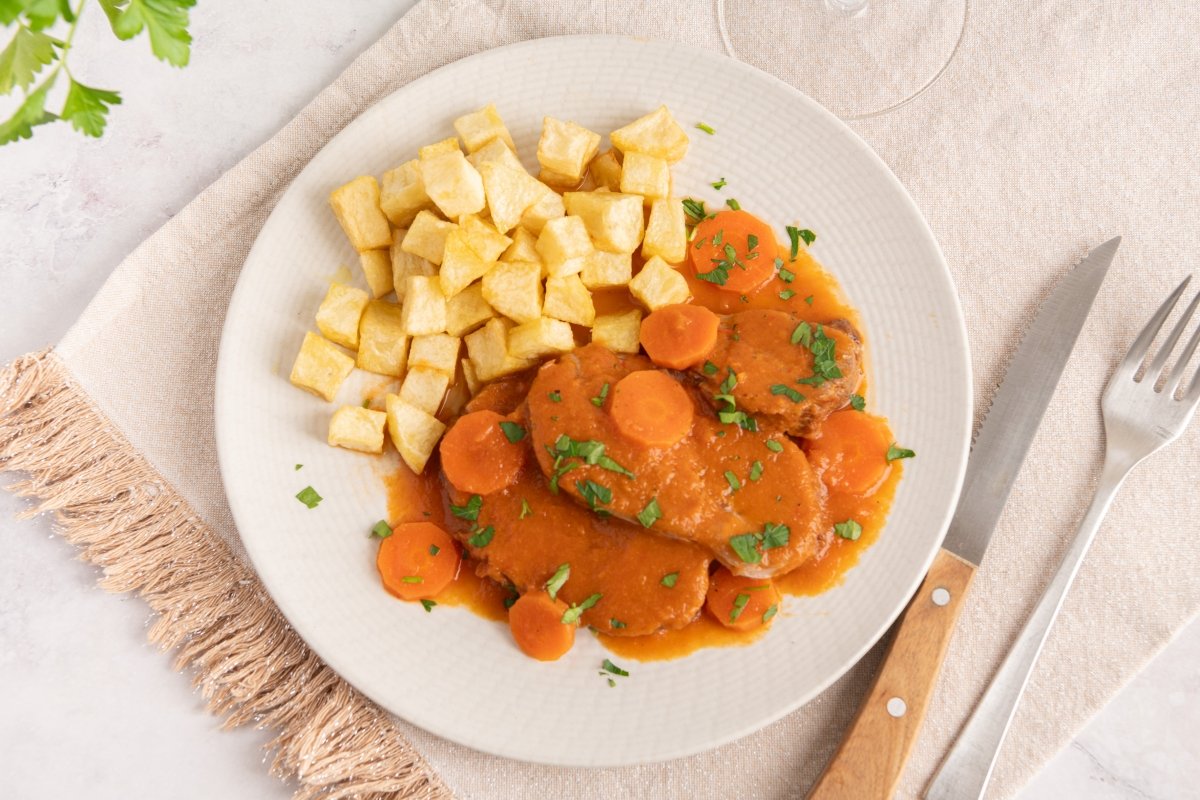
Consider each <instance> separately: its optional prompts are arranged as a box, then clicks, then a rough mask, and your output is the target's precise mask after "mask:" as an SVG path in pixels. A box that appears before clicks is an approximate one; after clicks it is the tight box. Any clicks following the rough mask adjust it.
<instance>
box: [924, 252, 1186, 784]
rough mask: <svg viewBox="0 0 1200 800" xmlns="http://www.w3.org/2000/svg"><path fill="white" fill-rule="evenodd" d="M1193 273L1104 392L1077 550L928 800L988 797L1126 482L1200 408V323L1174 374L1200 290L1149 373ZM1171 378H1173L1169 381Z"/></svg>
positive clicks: (1022, 635) (1067, 558)
mask: <svg viewBox="0 0 1200 800" xmlns="http://www.w3.org/2000/svg"><path fill="white" fill-rule="evenodd" d="M1189 281H1191V276H1190V275H1189V276H1188V277H1187V278H1186V279H1184V281H1183V283H1181V284H1179V287H1178V288H1176V289H1175V291H1174V292H1172V293H1171V296H1170V297H1168V298H1167V300H1166V302H1165V303H1163V304H1162V306H1160V307H1159V309H1158V311H1156V312H1154V316H1153V317H1151V318H1150V321H1149V322H1148V323H1146V327H1145V328H1143V329H1142V332H1141V333H1140V334H1138V337H1137V338H1136V339H1135V340H1134V342H1133V345H1132V346H1131V347H1130V348H1129V352H1128V353H1127V354H1126V356H1125V358H1124V360H1123V361H1122V362H1121V364H1120V366H1118V367H1117V370H1116V372H1114V373H1113V376H1112V378H1110V379H1109V381H1108V386H1106V387H1105V389H1104V395H1103V397H1102V399H1101V402H1100V407H1101V409H1102V410H1103V412H1104V434H1105V442H1106V447H1105V454H1104V469H1103V470H1102V471H1101V473H1100V480H1099V483H1098V484H1097V486H1096V493H1095V496H1094V497H1093V498H1092V504H1091V506H1090V507H1089V508H1088V510H1087V513H1086V514H1085V515H1084V517H1083V521H1082V522H1080V523H1079V531H1078V532H1077V533H1076V534H1075V539H1074V541H1072V542H1071V547H1070V549H1069V550H1068V551H1067V554H1066V556H1064V557H1063V561H1062V564H1061V565H1059V568H1058V571H1057V572H1056V573H1055V574H1054V579H1053V580H1052V581H1051V582H1050V585H1049V586H1047V587H1046V591H1045V592H1044V593H1043V594H1042V598H1041V600H1039V601H1038V604H1037V607H1036V608H1035V609H1034V610H1033V614H1032V615H1030V617H1029V620H1028V621H1027V622H1026V623H1025V627H1024V628H1022V629H1021V633H1020V635H1019V636H1017V640H1016V642H1015V643H1014V644H1013V647H1012V650H1011V651H1010V652H1009V654H1008V656H1007V657H1006V658H1005V659H1004V663H1003V664H1001V665H1000V669H999V670H998V671H997V672H996V675H995V676H994V677H993V678H992V682H991V683H990V684H989V685H988V688H987V691H985V692H984V693H983V697H982V698H981V699H980V701H979V704H978V705H977V706H976V707H975V711H974V712H973V713H972V714H971V718H970V719H969V720H967V724H966V725H965V726H964V727H963V729H962V731H961V733H959V736H958V740H957V741H956V742H955V744H954V747H952V748H951V749H950V752H949V753H948V754H947V755H946V759H945V760H944V761H943V762H942V765H941V767H940V768H939V769H938V772H937V774H936V775H934V777H933V780H932V782H930V784H929V787H928V788H927V789H926V790H925V798H926V800H968V799H969V798H979V797H982V796H983V792H984V790H985V789H986V788H987V783H988V779H989V778H990V777H991V774H992V767H993V766H995V763H996V755H997V753H998V752H999V750H1000V745H1001V744H1002V743H1003V741H1004V735H1005V733H1006V732H1007V731H1008V726H1009V723H1011V722H1012V718H1013V713H1014V712H1015V711H1016V708H1017V703H1018V701H1019V700H1020V699H1021V694H1022V692H1024V691H1025V685H1026V684H1027V683H1028V682H1029V675H1030V673H1031V672H1032V671H1033V665H1034V663H1035V662H1036V661H1037V658H1038V655H1039V654H1040V653H1041V651H1042V645H1043V644H1044V643H1045V641H1046V635H1047V634H1048V633H1049V632H1050V626H1051V625H1053V624H1054V618H1055V617H1056V616H1058V611H1059V609H1060V608H1061V607H1062V602H1063V598H1064V597H1065V596H1066V594H1067V590H1068V589H1070V588H1071V583H1072V581H1074V580H1075V575H1076V573H1077V572H1078V571H1079V566H1080V564H1081V563H1082V562H1083V558H1084V556H1085V555H1086V554H1087V551H1088V547H1090V546H1091V544H1092V540H1093V539H1094V538H1095V537H1096V530H1097V529H1098V528H1099V527H1100V522H1101V521H1102V520H1103V519H1104V515H1105V514H1106V513H1108V508H1109V506H1110V505H1111V504H1112V501H1113V497H1114V496H1115V495H1116V493H1117V490H1118V489H1120V488H1121V484H1122V483H1123V482H1124V481H1125V477H1126V476H1127V475H1128V474H1129V472H1130V471H1131V470H1132V469H1133V468H1134V467H1135V466H1137V465H1138V464H1139V463H1140V462H1141V461H1142V460H1143V459H1144V458H1146V456H1148V455H1150V454H1151V453H1153V452H1155V451H1156V450H1158V449H1159V448H1162V447H1164V446H1166V445H1167V444H1168V443H1170V442H1172V441H1174V440H1175V439H1177V438H1179V435H1180V434H1181V433H1183V430H1184V428H1186V427H1187V424H1188V422H1190V421H1191V419H1192V416H1193V415H1194V414H1195V411H1196V406H1197V405H1200V371H1197V374H1196V375H1195V377H1193V378H1192V380H1191V383H1189V384H1188V385H1187V388H1186V389H1183V390H1182V392H1181V386H1182V385H1183V384H1182V381H1183V376H1184V372H1185V370H1186V368H1187V365H1188V361H1189V360H1190V359H1191V358H1192V356H1193V355H1194V354H1195V352H1196V348H1197V346H1198V345H1200V326H1198V327H1197V329H1196V331H1195V332H1194V333H1193V334H1192V336H1191V338H1190V339H1189V340H1188V343H1187V346H1186V347H1184V349H1183V352H1182V353H1181V354H1180V356H1179V358H1178V359H1177V360H1176V362H1175V364H1174V366H1173V367H1172V368H1171V369H1170V370H1169V371H1167V370H1166V366H1167V361H1168V360H1169V359H1170V357H1171V352H1172V351H1173V350H1174V349H1175V346H1176V345H1177V344H1178V343H1179V340H1180V339H1181V338H1182V337H1183V333H1184V331H1185V330H1186V328H1187V325H1188V322H1189V321H1190V320H1191V318H1192V315H1193V314H1194V313H1195V311H1196V307H1197V305H1198V304H1200V293H1198V294H1197V295H1196V297H1195V298H1194V299H1193V300H1192V302H1191V303H1189V304H1188V307H1187V309H1186V310H1184V312H1183V314H1182V315H1181V316H1180V318H1179V320H1178V322H1176V323H1175V327H1174V328H1172V330H1171V333H1170V334H1169V335H1168V336H1167V338H1166V340H1165V341H1164V342H1163V344H1162V346H1161V347H1160V348H1159V349H1158V352H1157V353H1156V354H1155V356H1154V358H1153V360H1151V361H1150V363H1149V364H1148V365H1146V368H1145V369H1144V370H1143V369H1141V367H1142V364H1143V363H1144V362H1145V360H1146V354H1147V353H1149V352H1150V345H1151V344H1152V343H1153V341H1154V339H1155V337H1157V336H1158V333H1159V331H1160V330H1161V329H1162V327H1163V323H1164V322H1166V319H1167V317H1168V316H1169V315H1170V314H1171V311H1172V310H1174V308H1175V305H1176V304H1177V303H1178V302H1179V298H1180V297H1181V296H1182V295H1183V292H1184V289H1185V288H1186V287H1187V285H1188V282H1189ZM1164 376H1165V379H1164Z"/></svg>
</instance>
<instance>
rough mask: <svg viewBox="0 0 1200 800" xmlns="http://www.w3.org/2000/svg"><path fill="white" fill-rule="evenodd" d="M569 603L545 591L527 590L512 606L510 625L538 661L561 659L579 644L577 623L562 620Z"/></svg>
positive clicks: (509, 618) (519, 642)
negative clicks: (576, 642) (553, 597)
mask: <svg viewBox="0 0 1200 800" xmlns="http://www.w3.org/2000/svg"><path fill="white" fill-rule="evenodd" d="M567 608H568V606H567V604H566V603H564V602H563V601H562V600H551V599H550V595H548V594H546V593H545V592H540V591H538V592H527V593H525V594H523V595H521V597H520V598H518V600H517V602H515V603H513V607H512V608H510V609H509V610H508V627H509V630H511V631H512V635H513V639H515V640H516V642H517V647H519V648H521V652H523V653H524V654H525V655H527V656H529V657H530V658H536V659H537V660H538V661H557V660H558V659H560V658H562V657H563V655H565V654H566V653H567V651H568V650H570V649H571V647H572V646H573V645H574V644H575V625H574V623H569V622H566V623H564V622H563V621H562V618H563V614H565V613H567Z"/></svg>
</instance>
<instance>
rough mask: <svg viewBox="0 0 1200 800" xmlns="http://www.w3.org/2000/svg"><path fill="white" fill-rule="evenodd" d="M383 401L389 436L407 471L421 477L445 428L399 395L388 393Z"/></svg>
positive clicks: (430, 415)
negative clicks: (385, 408) (384, 401)
mask: <svg viewBox="0 0 1200 800" xmlns="http://www.w3.org/2000/svg"><path fill="white" fill-rule="evenodd" d="M386 402H387V429H388V436H389V437H390V438H391V440H392V444H393V445H395V446H396V450H397V451H399V453H400V458H402V459H404V463H405V464H407V465H408V468H409V469H411V470H412V471H413V472H415V473H417V474H418V475H420V474H421V473H422V472H423V471H424V470H425V463H426V462H427V461H429V456H431V455H432V454H433V448H434V447H436V446H437V443H438V439H440V438H442V434H443V433H445V431H446V426H445V425H443V424H442V423H441V422H439V421H438V419H437V417H435V416H433V415H432V414H428V413H426V412H424V411H422V410H421V409H419V408H417V407H416V406H413V405H411V404H409V403H406V402H404V401H403V400H401V399H400V396H399V395H394V394H389V395H388V396H387V401H386Z"/></svg>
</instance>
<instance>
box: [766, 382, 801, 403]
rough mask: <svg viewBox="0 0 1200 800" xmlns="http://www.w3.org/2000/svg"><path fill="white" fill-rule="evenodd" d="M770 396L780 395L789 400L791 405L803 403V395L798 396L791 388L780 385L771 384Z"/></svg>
mask: <svg viewBox="0 0 1200 800" xmlns="http://www.w3.org/2000/svg"><path fill="white" fill-rule="evenodd" d="M771 394H775V395H779V394H781V395H783V396H784V397H786V398H787V399H788V400H791V401H792V402H793V403H803V402H804V395H802V394H800V393H799V392H797V391H796V390H795V389H793V388H792V387H790V386H787V385H785V384H782V383H775V384H772V385H771Z"/></svg>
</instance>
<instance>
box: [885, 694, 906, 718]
mask: <svg viewBox="0 0 1200 800" xmlns="http://www.w3.org/2000/svg"><path fill="white" fill-rule="evenodd" d="M905 711H908V704H907V703H905V702H904V701H903V700H901V699H900V698H899V697H893V698H892V699H891V700H888V701H887V712H888V713H889V714H891V715H892V716H893V717H903V716H904V712H905Z"/></svg>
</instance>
